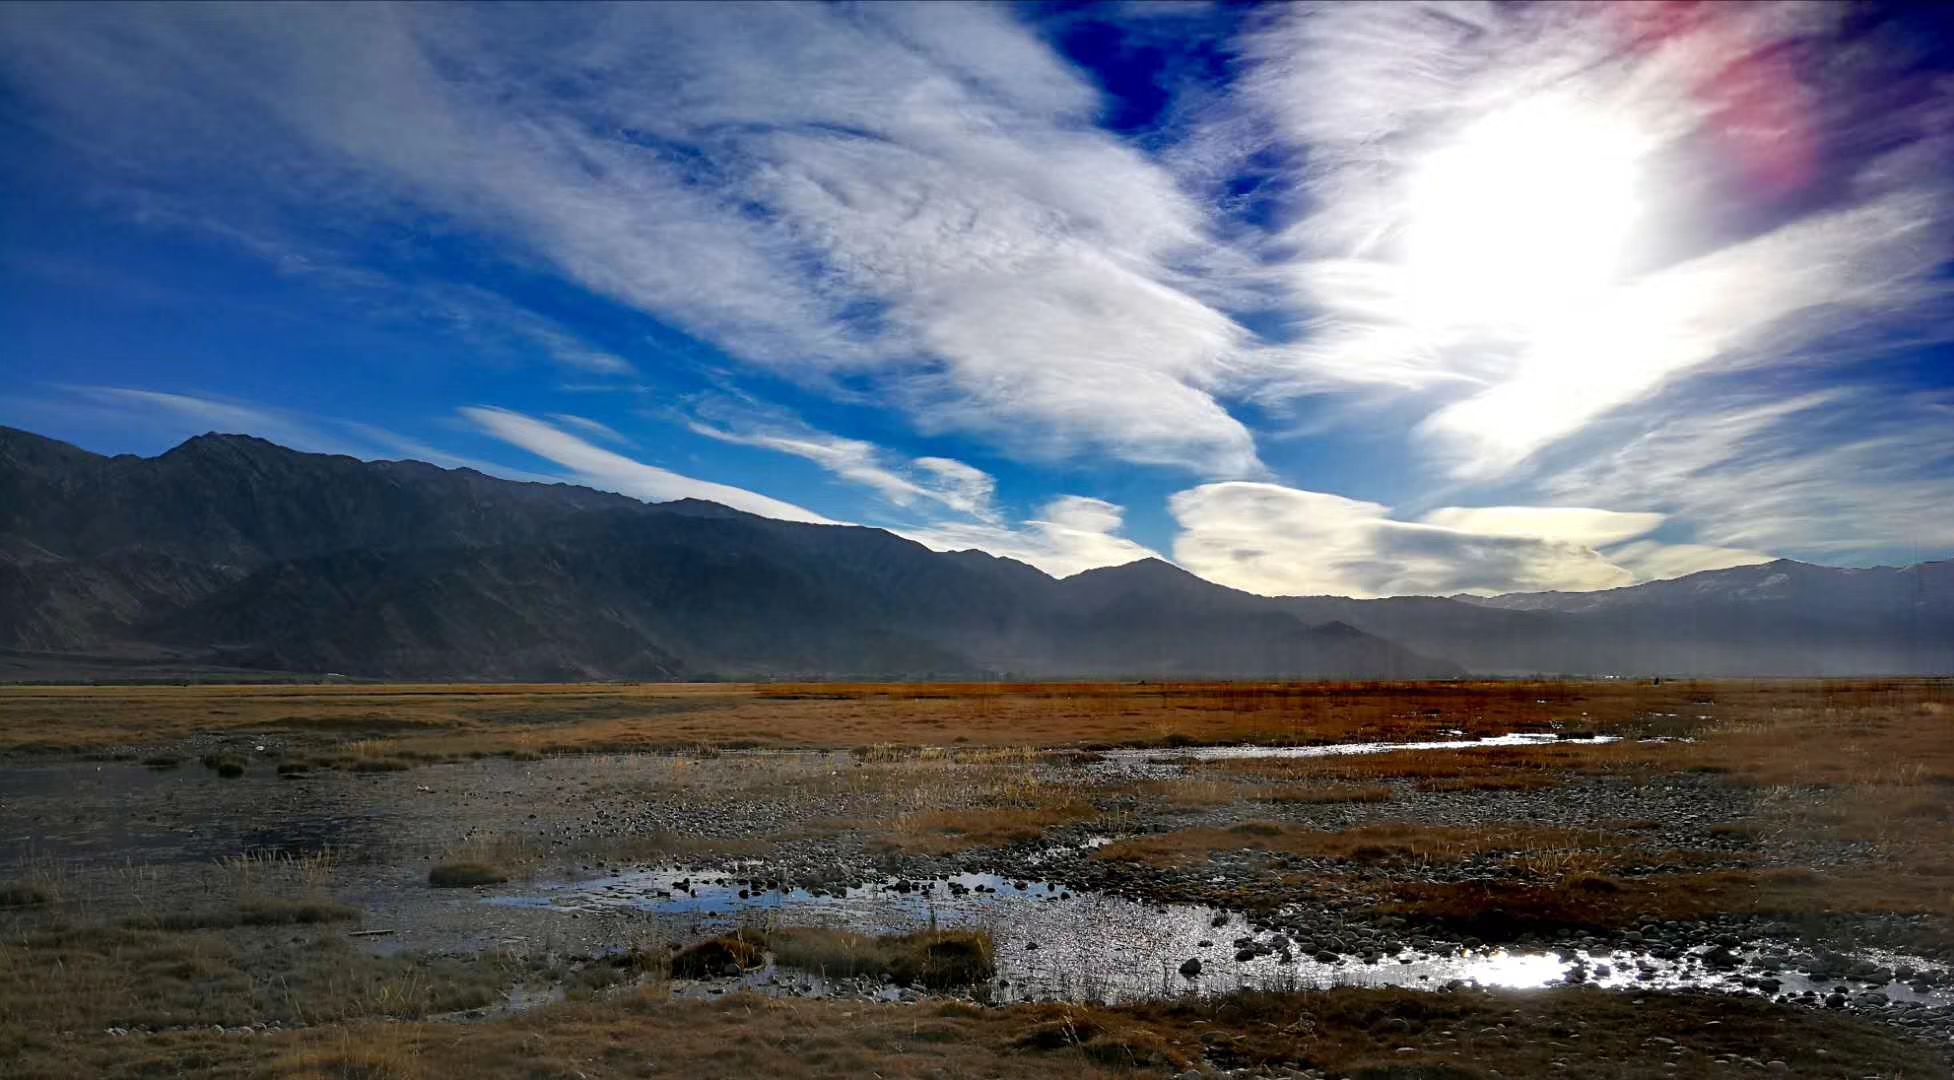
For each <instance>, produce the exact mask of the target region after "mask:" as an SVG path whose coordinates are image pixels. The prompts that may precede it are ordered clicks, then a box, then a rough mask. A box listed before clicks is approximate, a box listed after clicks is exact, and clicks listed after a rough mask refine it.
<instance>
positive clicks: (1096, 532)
mask: <svg viewBox="0 0 1954 1080" xmlns="http://www.w3.org/2000/svg"><path fill="white" fill-rule="evenodd" d="M1125 520H1126V513H1125V509H1124V508H1123V507H1120V506H1118V505H1116V504H1114V503H1110V502H1107V501H1106V500H1104V499H1094V498H1090V497H1088V496H1084V495H1061V496H1059V497H1058V498H1055V499H1052V500H1050V501H1049V502H1047V503H1045V504H1044V505H1043V506H1042V507H1040V508H1039V510H1038V514H1037V516H1036V517H1033V518H1029V519H1027V520H1025V521H1022V522H1019V523H1017V524H1016V525H1007V524H1003V523H999V522H953V521H945V522H937V523H934V524H931V525H926V526H920V527H916V528H898V529H894V530H892V531H893V532H895V533H896V534H897V535H899V536H906V537H908V538H909V539H911V540H914V541H916V542H917V543H919V544H922V545H924V546H926V547H932V548H935V549H937V550H938V551H964V550H968V549H971V548H975V549H978V550H981V551H987V552H989V553H991V554H993V555H1001V556H1003V557H1005V558H1008V559H1016V560H1018V561H1019V562H1023V563H1029V564H1031V565H1032V566H1035V567H1037V568H1038V569H1040V570H1043V571H1045V572H1046V573H1048V574H1051V575H1053V576H1054V577H1068V576H1070V575H1072V574H1076V573H1079V572H1081V571H1084V570H1091V569H1093V568H1095V567H1100V566H1118V565H1120V564H1123V563H1130V562H1133V561H1135V560H1137V559H1145V558H1157V557H1158V556H1157V555H1156V553H1155V552H1154V551H1153V549H1151V548H1149V547H1147V546H1146V545H1144V544H1141V543H1139V542H1137V541H1135V540H1132V539H1130V538H1128V537H1126V536H1123V535H1121V532H1122V530H1123V528H1124V525H1125Z"/></svg>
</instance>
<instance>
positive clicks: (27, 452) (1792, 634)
mask: <svg viewBox="0 0 1954 1080" xmlns="http://www.w3.org/2000/svg"><path fill="white" fill-rule="evenodd" d="M165 673H175V674H211V673H231V674H243V675H249V674H254V673H255V674H266V675H269V674H279V675H320V674H326V673H336V674H343V675H347V676H352V677H368V678H395V679H482V680H489V679H512V680H516V679H519V680H576V679H706V678H993V677H1011V678H1027V679H1030V678H1041V679H1043V678H1093V677H1104V678H1194V677H1213V678H1288V679H1300V678H1350V679H1416V678H1453V677H1460V676H1463V675H1467V674H1494V675H1499V674H1530V673H1565V674H1657V673H1659V674H1696V675H1760V676H1762V675H1817V674H1874V673H1877V674H1897V673H1911V674H1947V673H1954V562H1936V563H1923V564H1920V565H1916V566H1909V567H1903V568H1878V569H1870V570H1853V569H1840V568H1834V567H1823V566H1813V565H1809V564H1805V563H1798V562H1792V561H1788V560H1780V561H1777V562H1773V563H1767V564H1763V565H1759V566H1746V567H1740V568H1737V569H1732V570H1717V571H1708V572H1704V573H1699V574H1693V575H1690V576H1688V577H1684V578H1679V579H1675V580H1672V581H1657V582H1650V583H1647V584H1643V585H1636V586H1632V587H1629V588H1623V589H1614V590H1609V591H1604V592H1594V593H1522V594H1511V595H1507V596H1498V597H1490V598H1485V597H1398V598H1390V599H1381V600H1354V599H1346V598H1341V597H1264V596H1257V595H1253V594H1250V593H1244V592H1240V591H1237V590H1234V589H1229V588H1226V587H1223V586H1220V585H1216V584H1214V583H1212V582H1208V581H1205V580H1203V579H1201V578H1199V577H1196V576H1194V575H1192V574H1189V573H1187V572H1186V571H1184V570H1182V569H1180V568H1178V567H1176V566H1173V565H1172V564H1169V563H1166V562H1163V561H1161V560H1158V559H1147V560H1143V561H1140V562H1136V563H1131V564H1128V565H1126V566H1117V567H1109V568H1104V569H1098V570H1091V571H1087V572H1085V573H1082V574H1077V575H1074V576H1072V577H1068V578H1053V577H1051V576H1049V575H1047V574H1045V573H1044V572H1042V571H1040V570H1038V569H1036V568H1034V567H1031V566H1028V565H1026V564H1024V563H1021V562H1016V561H1013V560H1011V559H1005V558H999V557H996V556H992V555H988V554H985V553H983V552H978V551H960V552H937V551H932V550H930V549H928V548H926V547H923V546H922V545H920V544H917V543H914V542H912V541H909V540H905V539H903V538H901V537H898V536H895V535H893V534H891V533H888V532H886V531H883V530H880V529H872V528H864V527H859V526H846V525H811V524H802V523H797V522H785V521H777V520H773V519H770V518H763V517H757V516H754V515H751V514H746V513H742V512H740V511H736V510H731V509H728V508H726V507H723V506H719V505H717V504H713V503H707V502H699V501H696V500H681V501H678V502H670V503H645V502H640V501H638V500H636V499H632V498H628V497H625V496H622V495H614V494H608V493H604V492H598V491H593V490H590V489H588V488H580V487H575V486H571V485H568V484H541V483H523V482H516V481H510V480H501V479H497V478H494V477H489V476H486V475H483V474H481V473H478V472H475V471H472V470H467V469H442V468H438V467H436V466H433V465H429V464H425V463H422V462H414V461H379V462H366V461H360V460H357V459H354V458H350V457H339V456H328V455H320V454H307V453H300V452H297V451H294V450H290V449H287V448H285V447H281V446H278V445H276V444H273V443H270V442H266V441H264V440H262V439H257V438H251V437H248V436H241V435H216V434H212V435H203V436H198V437H196V438H193V439H190V440H188V441H186V442H184V443H183V444H182V445H180V446H177V447H176V448H174V449H172V450H170V451H168V452H167V453H164V454H161V455H159V456H157V457H153V458H142V457H136V456H131V455H121V456H116V457H107V456H103V455H100V454H94V453H90V452H88V451H86V450H82V449H80V448H77V447H75V446H71V445H69V444H67V443H63V442H59V441H56V440H53V439H48V438H44V437H41V436H38V435H34V434H31V433H28V432H24V431H18V430H14V429H11V428H0V678H10V679H29V678H100V677H130V678H142V677H160V676H162V675H163V674H165Z"/></svg>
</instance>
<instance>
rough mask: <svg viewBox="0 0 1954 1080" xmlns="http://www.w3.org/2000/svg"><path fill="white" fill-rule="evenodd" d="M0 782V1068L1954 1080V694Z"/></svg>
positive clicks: (1499, 702) (856, 735)
mask: <svg viewBox="0 0 1954 1080" xmlns="http://www.w3.org/2000/svg"><path fill="white" fill-rule="evenodd" d="M1509 736H1512V737H1511V738H1506V737H1509ZM1495 737H1502V738H1498V739H1497V742H1496V743H1495V744H1493V745H1483V746H1467V745H1464V744H1467V743H1471V742H1474V741H1476V740H1483V739H1488V738H1495ZM1406 742H1430V743H1436V744H1440V745H1437V746H1433V747H1429V748H1426V749H1392V748H1391V744H1402V743H1406ZM1360 744H1369V745H1360ZM1244 746H1255V747H1260V748H1261V749H1258V750H1240V749H1237V750H1228V751H1222V750H1215V749H1211V748H1213V747H1244ZM0 748H4V757H3V758H0V934H3V935H4V936H0V1075H20V1076H50V1077H63V1076H77V1077H79V1076H99V1075H142V1076H168V1075H235V1076H286V1075H294V1076H332V1077H356V1076H357V1077H375V1078H378V1077H437V1076H448V1075H458V1074H467V1075H482V1076H512V1077H514V1076H520V1077H555V1076H562V1077H571V1076H588V1077H596V1076H656V1075H669V1074H674V1073H681V1072H683V1073H689V1074H698V1073H701V1072H703V1073H706V1074H711V1075H749V1074H758V1073H761V1072H766V1073H772V1074H778V1075H783V1076H796V1075H807V1076H855V1075H868V1074H871V1073H872V1074H877V1075H882V1076H917V1077H922V1076H942V1077H963V1076H970V1077H978V1076H1005V1075H1046V1074H1050V1075H1068V1076H1071V1075H1094V1074H1097V1073H1106V1074H1149V1073H1151V1074H1165V1075H1179V1074H1182V1073H1185V1072H1187V1071H1190V1070H1192V1071H1194V1072H1196V1073H1197V1074H1209V1073H1213V1074H1223V1073H1238V1074H1240V1075H1275V1076H1283V1075H1291V1076H1332V1075H1334V1076H1369V1077H1386V1076H1390V1077H1412V1076H1442V1077H1476V1076H1483V1077H1492V1076H1507V1077H1513V1076H1528V1075H1580V1076H1621V1077H1637V1076H1696V1075H1720V1074H1725V1073H1727V1074H1729V1075H1738V1074H1740V1073H1744V1072H1752V1071H1764V1072H1776V1073H1788V1074H1791V1075H1810V1076H1840V1077H1863V1076H1893V1077H1902V1076H1903V1077H1928V1076H1944V1075H1949V1066H1948V1062H1949V1060H1950V1059H1949V1048H1950V1039H1954V830H1951V829H1950V828H1949V826H1950V825H1954V686H1950V685H1949V684H1946V683H1935V682H1899V681H1893V682H1852V683H1825V684H1821V683H1716V684H1688V683H1681V684H1679V683H1667V684H1662V685H1646V684H1635V683H1630V682H1617V681H1610V682H1595V683H1481V684H1411V685H1401V686H1382V685H1364V684H1351V685H1322V684H1314V685H1294V686H1291V685H1266V686H1262V685H1244V684H1202V685H1194V684H1172V685H1157V686H1147V685H1127V686H1116V685H1079V686H1044V685H1032V686H998V685H988V684H986V685H961V686H921V685H887V686H882V685H859V686H838V685H807V686H778V685H775V686H730V685H699V686H679V687H671V686H589V687H502V686H492V687H428V686H373V687H368V686H330V687H304V686H281V687H248V686H227V687H194V686H193V687H156V688H136V687H131V688H80V687H13V688H4V689H0Z"/></svg>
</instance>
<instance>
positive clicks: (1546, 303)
mask: <svg viewBox="0 0 1954 1080" xmlns="http://www.w3.org/2000/svg"><path fill="white" fill-rule="evenodd" d="M1642 152H1643V142H1642V139H1641V138H1640V137H1639V135H1638V134H1637V133H1636V132H1635V131H1634V130H1633V129H1632V128H1630V127H1628V126H1626V125H1624V124H1621V123H1619V122H1616V121H1614V120H1612V119H1611V118H1609V117H1607V116H1605V115H1603V114H1601V113H1600V112H1599V111H1597V110H1594V109H1591V108H1583V107H1582V106H1580V105H1578V104H1575V103H1571V102H1566V101H1557V100H1552V99H1538V100H1534V101H1529V102H1527V103H1525V104H1522V105H1518V106H1515V107H1513V108H1509V109H1506V110H1504V111H1501V112H1498V113H1495V114H1493V115H1491V116H1487V117H1485V118H1483V119H1481V120H1479V121H1477V122H1475V123H1474V124H1472V125H1471V126H1470V127H1468V128H1466V129H1465V130H1464V131H1462V132H1460V133H1459V135H1458V136H1457V138H1456V139H1455V140H1453V141H1452V142H1450V143H1448V144H1446V145H1444V146H1442V147H1440V148H1439V149H1437V150H1435V151H1433V152H1432V153H1431V155H1430V156H1429V157H1428V158H1426V160H1425V161H1424V163H1423V164H1422V166H1421V167H1419V168H1418V169H1417V170H1416V172H1415V173H1414V174H1413V177H1412V180H1411V186H1410V192H1409V198H1410V205H1409V208H1408V218H1409V220H1408V227H1407V233H1406V237H1405V240H1406V259H1407V271H1408V274H1409V279H1410V280H1409V285H1410V289H1411V294H1412V296H1411V299H1412V301H1413V303H1414V305H1415V309H1416V312H1417V314H1418V316H1419V317H1420V318H1422V319H1424V320H1426V321H1429V322H1433V323H1437V324H1441V325H1447V326H1487V327H1495V328H1510V329H1517V330H1522V331H1525V330H1533V329H1538V328H1539V327H1540V326H1542V325H1543V324H1546V323H1549V322H1552V321H1554V320H1556V319H1558V318H1560V317H1562V316H1564V314H1565V313H1566V311H1567V309H1568V308H1569V307H1570V306H1571V305H1576V304H1579V303H1580V302H1582V301H1583V300H1585V299H1589V298H1592V297H1594V296H1596V295H1597V294H1599V293H1600V292H1602V291H1603V290H1605V289H1606V287H1607V286H1608V285H1609V284H1610V283H1611V282H1612V281H1614V280H1615V278H1616V276H1617V274H1618V273H1619V272H1620V269H1621V260H1622V254H1623V250H1624V248H1625V247H1626V246H1627V243H1628V240H1629V237H1630V233H1631V230H1632V229H1633V228H1634V226H1635V223H1636V217H1637V214H1638V210H1639V203H1638V198H1637V192H1636V179H1637V178H1636V171H1637V169H1636V166H1637V161H1638V159H1639V158H1640V157H1641V155H1642Z"/></svg>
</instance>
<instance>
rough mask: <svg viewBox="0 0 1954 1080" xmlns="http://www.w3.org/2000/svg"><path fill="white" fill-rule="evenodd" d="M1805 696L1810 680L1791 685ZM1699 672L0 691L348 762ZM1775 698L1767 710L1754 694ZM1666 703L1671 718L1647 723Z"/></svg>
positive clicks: (1463, 692)
mask: <svg viewBox="0 0 1954 1080" xmlns="http://www.w3.org/2000/svg"><path fill="white" fill-rule="evenodd" d="M1784 692H1785V693H1788V694H1791V695H1793V696H1794V697H1795V696H1798V695H1801V694H1808V693H1810V690H1809V689H1800V688H1798V687H1795V686H1794V687H1790V688H1788V689H1786V690H1784ZM1712 693H1714V694H1716V695H1718V696H1719V698H1720V700H1719V705H1720V706H1721V705H1723V704H1725V700H1724V699H1730V704H1732V705H1733V706H1734V707H1736V708H1739V709H1748V708H1755V707H1768V706H1769V703H1770V702H1771V701H1772V700H1773V695H1775V694H1776V693H1778V690H1777V689H1775V688H1773V687H1771V686H1768V685H1762V686H1759V687H1745V688H1741V689H1730V688H1718V689H1715V690H1711V689H1707V688H1703V687H1694V686H1692V685H1689V684H1665V685H1663V686H1637V685H1633V684H1623V683H1523V682H1512V683H1506V682H1501V683H1456V684H1450V683H1447V684H1422V683H1415V684H1381V683H1380V684H1340V683H1301V684H1246V683H1239V684H1238V683H1184V684H1181V683H1176V684H1152V685H1135V684H1123V683H1103V684H1102V683H1087V684H989V683H977V684H952V685H938V684H896V685H881V684H878V685H836V684H809V685H785V684H765V685H747V684H739V685H735V684H650V685H565V686H542V685H533V686H524V685H495V686H479V685H339V684H335V685H323V686H294V685H278V686H231V685H225V686H152V687H42V686H12V687H0V747H4V748H8V749H11V750H14V751H16V752H32V751H87V750H96V749H106V748H114V747H122V746H134V745H155V744H159V743H173V742H176V741H179V740H182V739H185V738H187V737H189V736H191V735H194V734H209V733H217V734H223V733H232V734H237V735H245V734H250V735H262V734H275V735H279V736H282V737H284V738H286V739H288V740H289V741H291V742H292V743H293V744H295V745H297V746H301V747H305V748H311V749H313V750H316V752H318V753H319V754H320V755H321V756H322V758H324V759H325V760H328V761H331V762H335V763H339V764H346V765H351V764H356V763H359V762H366V763H368V764H369V765H370V766H371V767H386V766H387V765H388V764H389V763H400V764H407V763H412V762H414V761H417V760H424V759H426V758H429V757H435V758H441V757H457V756H463V755H468V754H485V753H487V754H547V753H588V752H599V751H630V750H660V749H667V750H668V749H683V748H691V747H699V746H718V747H743V746H755V747H764V746H776V747H788V746H791V747H835V746H839V747H852V746H870V745H874V744H891V745H898V746H927V745H935V746H948V745H964V744H968V745H982V746H1038V747H1053V746H1094V745H1172V744H1176V743H1188V742H1196V743H1215V742H1280V743H1307V742H1346V741H1353V740H1369V739H1404V738H1428V737H1434V736H1437V735H1438V734H1439V733H1441V732H1446V731H1453V730H1457V731H1463V732H1466V733H1468V734H1471V735H1483V734H1498V733H1504V732H1510V731H1526V730H1546V729H1548V728H1549V727H1551V726H1554V725H1559V726H1561V727H1563V728H1570V729H1578V730H1596V731H1616V730H1630V729H1635V730H1640V729H1645V728H1649V727H1650V726H1651V725H1652V724H1653V725H1655V726H1659V727H1663V728H1670V727H1688V726H1690V725H1692V724H1694V723H1695V721H1693V720H1691V719H1688V718H1689V717H1693V716H1694V715H1696V714H1695V713H1692V712H1690V711H1689V710H1690V709H1691V707H1692V706H1691V705H1690V702H1691V701H1692V700H1694V699H1695V698H1700V697H1702V696H1704V695H1707V694H1712ZM1760 702H1761V703H1763V704H1762V705H1758V704H1757V703H1760ZM1655 713H1665V714H1666V713H1676V714H1677V718H1674V719H1671V718H1668V717H1666V716H1665V717H1661V718H1656V719H1651V717H1652V714H1655Z"/></svg>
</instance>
